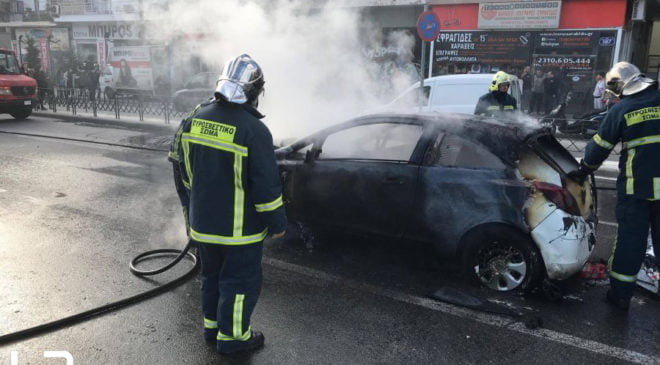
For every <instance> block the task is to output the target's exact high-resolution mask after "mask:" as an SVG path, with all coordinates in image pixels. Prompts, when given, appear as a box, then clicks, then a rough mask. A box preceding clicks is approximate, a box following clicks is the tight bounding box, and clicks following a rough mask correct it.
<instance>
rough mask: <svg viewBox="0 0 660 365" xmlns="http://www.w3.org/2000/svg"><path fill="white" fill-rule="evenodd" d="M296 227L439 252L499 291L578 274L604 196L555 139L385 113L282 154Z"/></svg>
mask: <svg viewBox="0 0 660 365" xmlns="http://www.w3.org/2000/svg"><path fill="white" fill-rule="evenodd" d="M276 155H277V158H278V164H279V168H280V171H281V176H282V182H283V191H284V201H285V204H286V210H287V214H288V216H289V219H290V220H291V221H292V222H299V223H301V224H303V225H305V226H307V227H310V228H311V229H312V230H314V229H319V228H321V229H324V230H326V229H327V228H337V229H340V230H342V231H350V232H354V233H359V234H366V235H381V236H387V237H390V238H394V239H400V240H401V242H402V244H405V242H406V241H422V242H426V243H428V244H431V245H434V247H435V248H436V249H437V251H438V252H439V253H440V254H442V255H443V256H445V257H449V258H451V259H452V260H454V259H456V262H460V263H461V265H462V267H463V269H464V270H465V271H466V272H467V273H468V275H470V276H471V277H472V278H473V279H475V280H477V281H480V282H481V283H483V284H485V285H486V286H488V287H489V288H492V289H495V290H499V291H509V290H514V289H526V288H531V287H533V286H534V285H536V284H537V283H538V282H539V281H540V280H541V279H544V278H545V277H547V278H549V279H553V280H560V279H566V278H568V277H569V276H571V275H573V274H575V273H576V272H578V271H580V269H581V268H582V267H583V265H584V263H585V262H586V260H587V258H588V257H589V255H590V254H591V252H592V250H593V247H594V244H595V237H594V234H593V232H594V224H595V222H596V212H595V210H594V203H593V201H594V197H595V195H593V194H595V192H594V191H593V190H592V188H591V183H590V182H588V181H587V182H585V183H583V184H580V183H577V182H575V181H573V180H571V179H569V178H568V177H567V173H568V172H570V171H572V170H575V169H577V168H578V162H577V161H576V160H575V158H574V157H573V156H572V155H571V154H570V153H569V152H568V151H566V149H564V147H562V145H561V144H560V143H559V142H558V141H557V140H556V139H555V138H554V137H553V136H552V135H551V134H550V132H549V131H548V130H547V129H541V128H531V127H528V126H526V125H524V124H522V123H517V122H503V121H498V120H495V119H489V118H482V117H478V116H473V115H461V114H448V113H422V114H415V113H404V114H394V113H387V114H375V115H368V116H363V117H359V118H357V119H354V120H350V121H348V122H345V123H342V124H339V125H336V126H333V127H330V128H327V129H324V130H321V131H320V132H318V133H315V134H312V135H311V136H308V137H306V138H302V139H300V140H298V141H296V142H294V143H292V144H290V145H288V146H285V147H282V148H279V149H277V150H276Z"/></svg>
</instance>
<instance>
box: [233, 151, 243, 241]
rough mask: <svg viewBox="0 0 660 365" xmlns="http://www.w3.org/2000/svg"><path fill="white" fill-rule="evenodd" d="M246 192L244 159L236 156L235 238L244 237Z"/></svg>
mask: <svg viewBox="0 0 660 365" xmlns="http://www.w3.org/2000/svg"><path fill="white" fill-rule="evenodd" d="M244 204H245V191H244V190H243V159H242V158H241V155H239V154H235V155H234V236H242V235H243V205H244Z"/></svg>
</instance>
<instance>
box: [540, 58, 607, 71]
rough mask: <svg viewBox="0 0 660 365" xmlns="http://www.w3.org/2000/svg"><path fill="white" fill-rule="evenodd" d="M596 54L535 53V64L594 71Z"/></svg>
mask: <svg viewBox="0 0 660 365" xmlns="http://www.w3.org/2000/svg"><path fill="white" fill-rule="evenodd" d="M595 64H596V56H593V55H589V56H561V55H534V65H537V66H540V67H542V68H544V69H546V68H556V69H563V70H568V71H578V70H579V71H589V72H591V71H593V69H594V65H595Z"/></svg>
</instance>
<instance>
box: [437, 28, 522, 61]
mask: <svg viewBox="0 0 660 365" xmlns="http://www.w3.org/2000/svg"><path fill="white" fill-rule="evenodd" d="M531 41H532V34H531V33H530V32H495V33H492V32H491V33H489V32H444V33H440V35H439V36H438V38H437V40H436V42H435V61H436V62H444V63H470V64H474V63H476V64H479V63H481V64H509V65H522V64H526V63H528V62H529V59H530V57H531V49H532V47H531Z"/></svg>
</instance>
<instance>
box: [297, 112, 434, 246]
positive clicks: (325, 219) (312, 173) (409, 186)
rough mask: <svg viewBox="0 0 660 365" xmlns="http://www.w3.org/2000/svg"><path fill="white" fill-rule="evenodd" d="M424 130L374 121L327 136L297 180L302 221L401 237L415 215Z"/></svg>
mask: <svg viewBox="0 0 660 365" xmlns="http://www.w3.org/2000/svg"><path fill="white" fill-rule="evenodd" d="M423 135H424V126H423V125H422V124H420V123H416V122H415V121H414V120H369V121H368V122H366V123H358V124H356V125H350V126H347V128H345V129H341V130H336V131H333V132H332V133H330V134H328V135H326V136H321V137H320V139H319V141H318V142H317V143H316V144H315V146H314V147H313V148H312V149H311V151H310V153H309V155H312V158H310V159H308V161H307V162H305V163H303V164H300V165H299V166H298V169H297V171H296V178H295V181H294V182H293V184H294V186H293V191H294V195H293V200H294V210H295V211H296V212H297V214H298V216H299V217H300V218H301V220H303V221H306V222H308V223H311V224H313V225H327V226H334V227H336V228H340V229H342V230H348V231H354V232H363V233H377V234H383V235H388V236H400V235H401V234H402V232H403V231H404V229H405V228H406V225H407V222H408V219H409V217H410V210H411V208H412V202H413V200H414V197H415V190H416V189H415V185H416V183H417V176H418V171H419V162H420V161H421V156H420V155H421V154H422V153H423V152H422V149H421V148H422V147H421V144H422V143H423V141H424V139H423V138H422V136H423Z"/></svg>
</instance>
